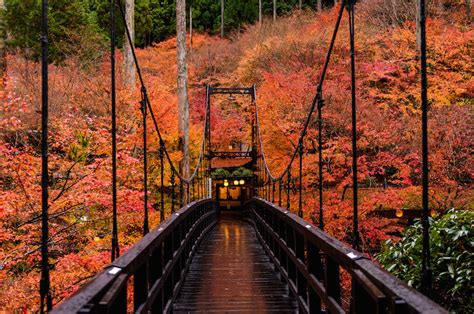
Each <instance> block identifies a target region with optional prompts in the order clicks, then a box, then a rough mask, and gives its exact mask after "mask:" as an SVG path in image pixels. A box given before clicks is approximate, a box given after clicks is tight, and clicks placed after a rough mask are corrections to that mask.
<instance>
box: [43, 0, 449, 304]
mask: <svg viewBox="0 0 474 314" xmlns="http://www.w3.org/2000/svg"><path fill="white" fill-rule="evenodd" d="M420 5H421V6H420V10H419V14H420V16H419V17H420V18H419V26H420V39H421V41H420V42H421V49H420V62H421V66H420V68H421V89H420V90H421V96H422V97H421V99H422V109H423V114H422V121H421V124H422V129H423V133H422V143H423V216H422V221H423V224H424V241H423V263H422V265H416V267H419V268H420V272H421V274H422V279H423V293H420V292H418V291H416V290H415V289H413V288H411V287H409V286H408V285H407V284H406V283H404V282H402V281H401V280H399V279H397V278H395V277H394V276H392V275H391V274H390V273H388V272H387V271H385V270H383V269H381V268H380V267H379V266H378V265H376V264H375V263H374V262H372V261H371V260H370V259H368V258H367V257H366V256H365V255H364V254H363V253H362V252H360V251H359V242H360V239H359V231H358V206H357V204H358V194H357V191H358V182H357V136H356V135H357V121H356V109H357V108H356V97H355V95H356V94H355V92H356V84H355V80H356V77H355V57H354V50H355V49H354V3H353V1H344V0H343V1H342V3H341V6H340V8H339V10H338V13H337V14H338V18H337V21H336V24H335V26H334V31H333V34H332V38H331V41H330V43H329V46H328V50H327V54H326V58H325V61H324V64H323V68H322V70H321V74H320V78H319V82H318V83H317V86H316V93H315V96H314V98H313V101H312V103H311V106H310V108H309V112H308V114H307V116H306V119H305V121H304V122H303V125H302V128H301V133H300V136H299V140H298V144H297V145H296V147H295V149H294V151H293V152H292V154H291V159H290V161H289V162H288V164H287V165H286V167H284V170H283V171H282V172H280V173H279V174H275V173H273V172H272V171H271V169H270V167H269V165H268V156H267V155H266V154H265V151H264V149H263V142H264V139H263V138H262V132H261V129H260V122H259V114H258V105H257V103H258V102H257V88H256V86H255V85H253V86H250V87H237V88H234V87H232V88H223V87H216V86H211V85H208V86H206V115H205V120H204V131H203V135H202V141H201V145H200V153H199V157H198V158H197V161H196V164H195V166H194V169H193V171H192V172H191V175H190V176H189V177H184V176H182V174H181V173H180V171H179V167H177V166H176V165H175V164H174V163H173V161H172V159H171V157H170V152H169V151H168V148H167V146H166V143H165V141H164V140H163V138H162V136H161V132H160V127H159V123H158V121H159V119H158V118H157V117H156V116H155V113H154V111H153V107H152V105H151V101H150V99H149V97H148V94H147V88H146V84H145V82H144V79H143V76H142V73H141V71H140V65H139V60H138V59H137V56H136V54H135V51H133V50H132V51H133V57H134V61H135V66H136V70H137V74H138V78H139V81H140V86H141V101H140V104H141V112H142V115H143V130H144V132H143V147H144V158H143V187H144V191H143V192H144V194H143V195H144V207H143V213H144V220H143V234H144V235H143V238H142V239H141V240H140V241H139V242H138V243H136V244H135V245H133V246H132V247H130V248H129V249H128V250H126V252H125V253H123V254H122V255H120V250H119V243H120V241H119V238H118V227H119V226H118V225H117V184H116V181H117V180H116V178H117V172H116V171H117V160H116V152H117V150H116V145H117V140H116V107H115V105H116V94H115V48H116V47H115V44H114V43H115V10H116V7H118V8H119V10H120V15H121V17H122V19H125V16H124V11H123V7H122V5H118V6H117V5H116V3H115V1H113V0H112V1H111V16H110V18H111V39H112V40H111V42H112V45H111V60H110V62H111V69H112V70H111V105H112V114H111V116H112V127H111V130H112V179H113V181H112V183H113V184H112V200H113V213H112V217H113V219H112V226H111V229H112V244H111V260H112V262H111V263H110V264H109V265H107V266H106V267H105V268H104V269H103V270H102V271H101V272H100V273H98V274H96V276H95V277H94V278H92V279H91V280H90V281H89V282H88V283H86V284H85V285H84V286H83V287H82V288H81V289H80V290H79V291H77V292H76V293H75V294H74V295H72V296H71V297H69V298H68V299H66V300H64V301H63V302H62V303H60V304H59V305H57V306H55V307H54V308H53V300H52V298H51V293H50V278H49V276H50V275H49V269H50V265H49V263H48V234H49V230H48V137H47V134H48V133H47V132H48V68H47V65H48V58H47V50H48V36H47V34H48V24H47V9H48V7H47V2H46V1H43V15H42V17H43V23H42V32H43V36H42V48H43V58H42V69H43V72H42V82H43V90H42V91H43V99H42V100H43V102H42V117H43V119H42V128H43V129H42V130H43V133H42V153H43V154H42V158H43V159H42V160H43V163H42V171H43V172H42V188H43V194H42V204H43V212H42V251H41V252H42V274H41V282H40V295H41V312H44V311H51V312H52V313H126V312H131V311H133V312H137V313H150V312H153V313H161V312H166V313H169V312H176V313H190V312H219V313H224V312H263V313H265V312H272V311H273V312H281V313H346V312H352V313H447V311H446V310H445V309H443V308H442V307H440V306H439V305H437V304H436V303H435V302H433V301H432V300H431V299H429V297H428V296H429V295H430V287H431V278H430V277H431V276H430V267H429V262H430V255H429V238H428V228H429V224H428V217H429V208H428V198H427V197H428V166H427V162H428V149H427V147H428V146H427V132H426V130H427V80H426V39H425V16H424V12H425V7H424V1H423V0H420ZM345 12H347V14H348V21H349V29H350V42H349V45H350V51H351V54H350V60H351V70H352V79H351V82H352V89H351V96H352V150H353V151H352V152H353V159H352V161H353V164H352V170H353V171H352V175H353V191H354V193H353V232H352V233H353V234H352V238H353V242H352V246H348V245H346V244H344V243H342V242H340V241H338V240H337V239H335V238H333V237H331V236H329V235H328V234H327V233H325V232H324V197H323V182H324V177H323V170H322V156H323V154H324V151H323V145H322V138H321V136H320V135H321V133H322V132H321V131H322V126H323V124H322V121H323V107H324V97H323V96H324V93H323V91H324V81H325V76H326V72H327V69H328V66H329V63H330V60H331V54H332V51H333V48H334V42H335V40H336V38H337V34H338V30H339V28H340V26H341V19H342V16H343V14H344V13H345ZM124 25H125V29H126V34H127V37H128V41H129V42H131V36H130V32H129V30H128V28H127V24H126V23H124ZM131 46H132V47H133V44H131ZM218 94H224V95H238V94H239V95H243V96H245V97H247V96H248V97H249V101H250V103H251V106H250V108H251V135H252V140H251V147H250V149H248V150H246V151H215V150H213V145H212V142H211V110H210V109H211V103H212V101H211V99H212V97H213V95H218ZM314 119H316V121H317V126H318V130H319V134H320V135H319V136H318V153H319V175H318V182H319V183H318V185H319V189H318V190H319V208H318V210H319V217H318V220H319V221H318V225H313V224H311V223H309V222H307V221H305V220H304V219H303V218H302V216H303V211H304V208H303V202H302V193H303V192H302V190H303V189H302V177H303V175H302V169H303V163H304V156H305V147H304V144H305V138H306V137H307V129H308V126H309V124H310V122H311V121H313V120H314ZM149 120H151V122H152V124H153V128H154V136H157V137H158V139H159V145H160V147H159V150H158V151H159V163H160V165H159V167H160V184H161V188H160V189H159V191H160V195H159V199H160V200H161V201H160V208H159V211H160V216H161V221H162V223H161V224H160V225H159V226H157V227H156V228H154V229H152V230H150V229H149V221H148V208H149V206H148V199H147V195H148V185H147V182H148V174H147V169H148V160H147V149H148V148H147V132H146V130H147V122H149ZM216 158H221V159H226V158H242V159H245V160H246V162H247V163H248V164H249V165H250V168H251V169H252V171H253V175H252V176H251V177H249V178H246V180H247V181H245V180H244V179H240V181H239V180H238V179H239V178H237V180H236V181H235V182H234V185H235V186H239V184H240V188H241V190H240V191H241V193H242V191H245V193H242V194H241V197H240V198H239V200H238V201H239V202H238V206H237V207H238V210H234V211H228V210H226V209H227V208H226V206H225V204H223V203H225V202H224V199H225V198H224V197H223V196H222V195H221V194H220V193H219V191H220V190H222V189H223V188H224V187H227V186H228V185H229V182H227V181H224V182H220V181H219V180H214V179H215V178H214V179H213V177H212V171H213V160H215V159H216ZM166 166H169V167H166ZM164 169H170V170H169V171H170V174H169V178H170V179H169V185H170V189H165V188H164V187H165V173H164V172H165V170H164ZM294 169H297V171H296V173H295V171H294ZM292 170H293V173H292ZM294 186H296V189H297V193H298V202H297V208H291V205H292V204H291V202H290V194H291V193H292V190H293V188H294ZM165 190H166V191H165ZM169 190H170V192H169ZM165 193H170V194H171V195H170V197H171V213H170V215H169V216H168V217H166V216H165V208H164V204H165V201H164V198H165ZM344 283H349V284H345V285H344Z"/></svg>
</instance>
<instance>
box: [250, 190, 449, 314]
mask: <svg viewBox="0 0 474 314" xmlns="http://www.w3.org/2000/svg"><path fill="white" fill-rule="evenodd" d="M248 205H249V207H250V208H251V219H252V220H253V223H254V224H255V226H256V231H257V237H258V238H259V240H260V242H261V243H262V246H263V247H264V249H265V250H266V251H267V253H268V254H269V256H270V258H271V259H272V261H273V263H274V264H275V267H276V269H278V270H279V272H280V273H281V275H282V277H283V278H284V279H285V280H286V281H287V282H288V286H289V288H290V291H291V292H292V293H293V294H294V295H295V296H296V297H297V301H298V305H299V308H300V310H301V311H302V312H303V313H313V312H320V311H321V306H322V304H324V307H325V308H326V309H329V311H330V312H331V313H333V312H334V313H344V312H345V309H344V306H343V305H342V303H341V283H340V267H341V268H343V269H344V270H345V271H347V272H348V273H349V274H350V275H351V277H352V288H351V295H352V300H351V303H352V304H351V305H350V306H351V308H352V310H351V311H355V312H361V313H365V312H370V313H375V312H377V313H381V312H383V313H387V312H388V313H448V312H447V311H446V310H445V309H444V308H442V307H441V306H439V305H438V304H436V303H435V302H433V301H432V300H430V299H429V298H428V297H426V296H425V295H423V294H422V293H420V292H418V291H417V290H415V289H414V288H412V287H409V286H408V285H407V284H406V283H404V282H403V281H401V280H400V279H398V278H396V277H395V276H393V275H391V274H390V273H388V272H387V271H385V270H383V269H382V268H380V267H379V266H378V265H376V264H375V263H374V262H372V261H371V260H369V259H368V258H366V257H365V256H364V255H363V254H362V253H360V252H358V251H356V250H354V249H352V248H350V247H348V246H346V245H344V244H343V243H342V242H340V241H339V240H337V239H335V238H333V237H331V236H329V235H328V234H326V233H325V232H323V231H321V230H320V229H319V228H317V227H316V226H314V225H313V224H310V223H308V222H307V221H305V220H303V219H302V218H300V217H298V215H296V214H294V213H292V212H289V211H288V210H286V209H284V208H281V207H279V206H277V205H275V204H273V203H271V202H268V201H266V200H264V199H261V198H253V199H252V200H251V201H250V202H249V203H248ZM326 278H328V280H326Z"/></svg>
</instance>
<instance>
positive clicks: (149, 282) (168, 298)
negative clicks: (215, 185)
mask: <svg viewBox="0 0 474 314" xmlns="http://www.w3.org/2000/svg"><path fill="white" fill-rule="evenodd" d="M216 221H217V212H216V208H215V206H214V203H213V201H212V199H203V200H198V201H195V202H192V203H190V204H188V205H186V206H184V207H182V208H181V209H180V210H178V211H177V212H175V213H173V214H172V215H170V216H169V217H168V218H167V219H166V220H165V221H163V222H162V223H161V224H160V225H159V226H157V227H156V228H155V229H153V230H152V231H150V232H149V233H148V234H147V235H145V236H144V237H143V238H142V239H141V240H140V241H139V242H137V243H136V244H134V245H133V246H132V247H130V248H129V249H128V250H127V251H126V252H125V253H124V254H123V255H122V256H120V257H119V258H117V259H116V260H115V261H113V262H112V263H111V264H109V265H108V266H106V267H105V268H104V270H103V271H101V272H100V273H99V274H97V275H96V276H95V277H94V278H93V279H91V280H90V281H89V282H88V283H87V284H86V285H85V286H83V287H82V288H81V289H80V290H78V291H77V292H76V293H75V294H74V295H73V296H72V297H70V298H69V299H67V300H65V301H64V302H63V303H61V304H60V305H58V306H57V307H56V308H54V309H53V311H52V313H78V312H79V313H96V312H100V313H108V312H110V313H126V312H127V282H128V280H129V279H130V278H131V277H133V281H134V284H133V304H134V311H135V312H139V313H144V312H147V311H148V310H152V311H153V312H169V311H170V310H171V308H170V306H171V304H172V301H173V300H174V299H175V298H176V296H177V292H178V291H179V287H180V285H181V284H182V279H183V278H184V276H185V274H186V272H187V269H188V268H189V264H190V262H191V259H192V257H193V255H194V253H195V250H196V249H197V246H198V245H199V242H200V241H201V239H202V238H203V236H204V235H205V234H206V233H207V231H209V230H210V229H211V228H212V227H213V226H214V224H215V223H216Z"/></svg>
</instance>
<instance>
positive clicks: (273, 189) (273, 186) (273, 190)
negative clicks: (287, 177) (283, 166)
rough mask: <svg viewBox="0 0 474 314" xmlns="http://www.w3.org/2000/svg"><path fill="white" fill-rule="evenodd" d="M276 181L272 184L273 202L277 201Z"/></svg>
mask: <svg viewBox="0 0 474 314" xmlns="http://www.w3.org/2000/svg"><path fill="white" fill-rule="evenodd" d="M275 184H276V183H275V181H273V184H272V203H275Z"/></svg>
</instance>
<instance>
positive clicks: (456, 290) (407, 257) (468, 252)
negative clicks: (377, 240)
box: [377, 209, 474, 313]
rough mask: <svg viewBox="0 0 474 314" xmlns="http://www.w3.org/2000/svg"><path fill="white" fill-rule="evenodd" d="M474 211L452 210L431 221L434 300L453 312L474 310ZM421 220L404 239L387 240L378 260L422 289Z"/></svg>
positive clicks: (410, 228) (410, 229)
mask: <svg viewBox="0 0 474 314" xmlns="http://www.w3.org/2000/svg"><path fill="white" fill-rule="evenodd" d="M473 224H474V212H472V211H468V210H455V209H451V210H449V211H448V212H447V213H446V214H445V215H443V216H440V217H437V218H435V219H431V220H430V249H431V270H432V275H433V288H434V295H433V299H434V300H436V301H437V302H439V303H441V304H443V305H444V306H446V307H447V308H449V309H450V310H451V311H455V312H458V313H472V312H474V301H473V298H472V295H473V292H474V289H473V284H472V269H473V265H472V264H473V259H474V253H473V246H474V235H473V232H472V229H473ZM422 230H423V228H422V225H421V221H419V220H418V221H416V222H415V224H413V225H412V226H410V227H408V228H407V229H406V230H405V232H404V234H403V237H402V239H401V240H400V241H399V242H397V243H394V242H392V241H390V240H389V241H387V242H386V243H385V245H384V247H383V249H382V252H381V253H380V254H379V255H378V256H377V259H378V260H379V261H380V263H381V264H382V265H383V266H384V268H385V269H386V270H388V271H389V272H391V273H393V274H394V275H395V276H397V277H399V278H401V279H403V280H404V281H406V282H407V283H408V284H409V285H410V286H413V287H415V288H417V289H418V288H420V286H421V276H420V267H421V260H422Z"/></svg>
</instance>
